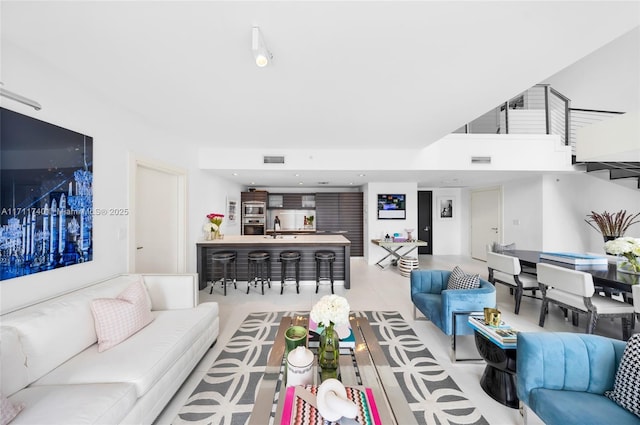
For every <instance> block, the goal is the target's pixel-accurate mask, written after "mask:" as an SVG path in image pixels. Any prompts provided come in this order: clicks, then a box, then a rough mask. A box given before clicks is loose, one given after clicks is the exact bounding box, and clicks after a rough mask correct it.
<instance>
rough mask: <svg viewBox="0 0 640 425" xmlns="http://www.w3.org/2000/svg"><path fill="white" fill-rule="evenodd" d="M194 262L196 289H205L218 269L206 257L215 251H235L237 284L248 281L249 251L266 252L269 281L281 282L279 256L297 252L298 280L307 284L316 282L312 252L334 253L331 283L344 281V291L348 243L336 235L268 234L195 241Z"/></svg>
mask: <svg viewBox="0 0 640 425" xmlns="http://www.w3.org/2000/svg"><path fill="white" fill-rule="evenodd" d="M196 250H197V254H196V260H197V268H198V278H199V286H200V289H204V288H206V287H207V282H215V281H216V280H217V279H219V278H220V277H219V275H220V270H219V266H216V265H215V264H214V263H213V262H212V261H211V259H210V258H211V256H210V255H209V254H210V253H212V252H215V251H227V250H228V251H235V252H236V264H235V268H236V270H237V273H238V276H237V280H238V281H246V280H247V279H248V274H249V273H248V272H249V270H248V255H249V253H250V252H251V251H258V250H259V251H266V252H268V253H269V254H270V256H271V260H270V262H269V264H270V266H271V267H270V268H271V281H272V282H273V283H276V282H278V281H281V280H282V279H281V278H282V275H281V273H282V263H280V261H279V258H280V253H281V252H283V251H298V252H300V256H301V257H300V280H301V281H306V282H308V283H311V282H313V283H315V282H316V260H315V252H316V251H319V250H330V251H333V252H334V253H335V256H336V257H335V260H334V262H333V269H334V275H335V281H337V282H344V287H345V289H350V287H351V279H350V274H351V271H350V262H349V260H350V257H351V255H350V253H351V241H350V240H349V239H347V238H346V237H344V236H343V235H340V234H322V235H318V234H298V235H292V234H284V235H278V237H276V238H274V237H273V236H270V235H225V236H224V238H223V239H214V240H210V241H198V242H197V243H196Z"/></svg>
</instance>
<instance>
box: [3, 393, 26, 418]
mask: <svg viewBox="0 0 640 425" xmlns="http://www.w3.org/2000/svg"><path fill="white" fill-rule="evenodd" d="M22 409H24V404H23V403H20V404H13V403H12V402H11V401H10V400H9V399H8V398H6V397H5V396H4V394H0V425H7V424H8V423H9V422H11V421H12V420H13V419H14V418H15V417H16V416H18V413H20V412H21V411H22Z"/></svg>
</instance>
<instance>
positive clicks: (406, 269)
mask: <svg viewBox="0 0 640 425" xmlns="http://www.w3.org/2000/svg"><path fill="white" fill-rule="evenodd" d="M418 267H419V263H418V259H417V258H416V257H402V258H401V259H400V261H398V270H399V271H400V274H401V275H402V276H404V277H409V276H411V270H417V269H418Z"/></svg>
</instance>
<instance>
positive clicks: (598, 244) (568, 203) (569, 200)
mask: <svg viewBox="0 0 640 425" xmlns="http://www.w3.org/2000/svg"><path fill="white" fill-rule="evenodd" d="M543 185H544V201H543V203H544V207H543V220H544V227H543V231H544V235H543V238H544V240H543V248H544V249H545V250H571V251H575V250H578V251H584V252H587V251H589V252H603V248H602V247H603V244H604V242H603V239H602V235H600V233H598V232H597V231H595V230H594V229H592V228H591V227H590V226H589V225H588V224H587V223H585V222H584V219H585V218H586V215H587V214H589V213H590V212H591V211H595V212H603V211H609V212H617V211H619V210H627V212H628V213H637V212H640V190H637V189H631V188H627V187H624V186H621V185H618V184H615V183H611V182H610V181H608V180H603V179H601V178H598V177H595V176H593V175H589V174H577V175H569V176H563V175H558V176H553V175H549V176H545V178H544V183H543ZM625 236H634V237H640V223H639V224H635V225H633V226H631V227H630V228H629V231H628V232H627V234H626V235H625Z"/></svg>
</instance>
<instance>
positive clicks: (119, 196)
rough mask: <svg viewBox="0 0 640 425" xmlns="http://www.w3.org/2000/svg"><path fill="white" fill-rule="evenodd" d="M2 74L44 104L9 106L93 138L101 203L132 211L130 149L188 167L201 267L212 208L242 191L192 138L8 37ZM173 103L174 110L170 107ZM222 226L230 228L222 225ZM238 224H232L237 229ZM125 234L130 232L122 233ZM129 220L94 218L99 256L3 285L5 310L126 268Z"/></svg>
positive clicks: (192, 228)
mask: <svg viewBox="0 0 640 425" xmlns="http://www.w3.org/2000/svg"><path fill="white" fill-rule="evenodd" d="M2 56H3V59H5V58H10V60H3V64H2V74H3V75H2V79H3V82H5V83H6V84H7V86H10V87H11V88H12V90H14V91H16V92H19V93H21V94H24V95H26V96H28V97H31V98H34V99H35V100H37V101H38V102H40V103H41V104H42V106H43V109H42V110H41V111H37V112H36V111H34V110H33V109H30V108H27V107H25V106H23V105H20V104H17V103H15V102H11V101H9V100H6V99H4V98H2V106H3V107H5V108H7V109H11V110H14V111H16V112H19V113H22V114H24V115H28V116H32V117H34V118H37V119H39V120H43V121H46V122H50V123H52V124H55V125H59V126H61V127H64V128H68V129H71V130H74V131H77V132H80V133H83V134H87V135H89V136H92V137H93V142H94V158H93V159H94V162H93V172H94V185H93V190H94V207H95V208H128V207H129V205H128V190H129V176H128V168H129V163H128V161H129V154H130V152H133V153H135V155H136V156H137V157H139V158H146V159H150V160H155V161H160V162H164V163H166V164H169V165H172V166H175V167H180V168H184V169H186V170H187V172H188V184H189V189H188V203H189V206H188V213H187V220H188V226H189V227H188V240H187V249H188V251H187V268H188V271H189V272H195V271H196V270H195V247H194V246H195V245H194V244H195V242H196V241H197V240H199V239H202V230H201V227H202V226H201V223H202V224H203V223H204V220H205V217H204V216H205V215H206V214H207V213H209V212H222V211H225V209H224V208H225V199H226V196H227V195H228V194H231V195H232V196H233V195H235V196H236V197H237V198H238V199H239V197H240V188H239V187H238V186H237V185H234V184H231V183H229V182H228V181H225V180H222V179H220V178H218V177H215V176H213V175H209V174H207V173H206V172H203V171H201V170H199V169H198V168H197V161H196V158H197V149H195V148H193V147H192V145H193V144H190V143H188V141H185V140H181V139H177V138H175V137H171V136H167V135H165V134H163V133H162V131H161V129H151V128H149V127H147V126H145V124H144V120H142V119H139V117H136V116H132V115H131V114H129V113H128V111H127V110H126V109H124V108H122V107H121V105H114V104H110V103H108V102H106V101H104V100H103V99H102V98H101V97H100V96H99V95H97V94H95V93H92V92H90V91H88V90H86V89H85V88H84V87H83V86H82V83H81V82H79V81H75V80H70V79H68V78H66V77H65V76H64V75H61V74H60V73H58V72H57V70H56V69H55V68H52V67H51V66H49V64H47V63H43V62H41V61H39V60H37V59H34V58H33V57H31V56H30V55H29V54H28V53H25V52H24V51H22V50H21V49H18V48H16V47H15V46H13V45H12V44H10V43H4V41H3V53H2ZM167 107H171V105H170V104H167ZM223 230H225V231H226V230H227V229H225V227H224V225H223ZM230 230H231V229H229V231H230ZM119 234H121V235H124V236H125V237H124V238H122V237H120V236H119ZM128 237H130V235H129V231H128V217H126V216H96V217H94V234H93V247H94V252H93V261H90V262H88V263H84V264H80V265H74V266H70V267H65V268H62V269H56V270H52V271H47V272H41V273H37V274H33V275H29V276H23V277H19V278H14V279H9V280H6V281H3V282H0V313H5V312H8V311H10V310H11V309H14V308H16V307H18V306H21V305H25V304H29V303H32V302H34V301H37V300H40V299H45V298H50V297H52V296H55V295H58V294H61V293H64V292H68V291H71V290H73V289H75V288H78V287H81V286H84V285H86V284H88V283H90V282H93V281H96V280H101V279H103V278H105V277H108V276H112V275H114V274H118V273H124V272H126V271H127V267H128V264H127V261H128V247H129V243H128V240H127V239H128Z"/></svg>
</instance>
